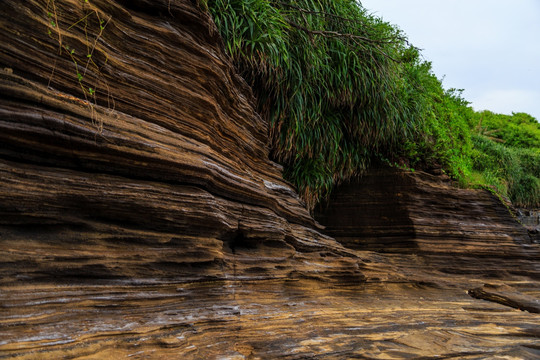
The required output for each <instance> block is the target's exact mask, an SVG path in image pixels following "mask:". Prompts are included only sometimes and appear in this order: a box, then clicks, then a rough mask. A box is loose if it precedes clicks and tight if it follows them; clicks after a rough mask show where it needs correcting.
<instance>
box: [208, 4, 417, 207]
mask: <svg viewBox="0 0 540 360" xmlns="http://www.w3.org/2000/svg"><path fill="white" fill-rule="evenodd" d="M207 5H208V6H209V10H210V11H211V13H212V15H213V17H214V21H215V23H216V25H217V27H218V28H219V29H220V31H221V33H222V36H223V39H224V40H225V42H226V44H225V46H226V48H227V50H228V52H229V54H230V55H231V56H232V58H233V60H234V62H235V64H236V66H237V68H238V70H239V72H240V73H241V74H242V75H243V76H244V78H245V79H246V80H247V81H248V83H250V84H251V85H252V88H253V90H254V93H255V95H256V97H257V99H258V107H259V109H258V110H259V112H260V114H262V116H263V117H264V118H266V119H267V120H268V123H269V124H270V128H271V130H270V138H271V146H272V150H273V151H272V156H273V157H274V158H275V159H276V160H277V161H279V162H281V163H283V164H285V165H286V166H285V169H286V172H285V176H286V177H287V178H288V179H289V180H291V181H292V182H293V183H295V185H296V186H297V188H298V190H299V192H300V193H301V195H302V197H303V198H304V199H305V200H306V202H307V205H308V207H310V208H311V207H312V206H313V205H315V204H316V203H317V202H318V201H319V200H320V199H321V198H322V197H323V196H324V195H325V194H327V193H328V192H329V191H330V189H331V188H332V186H333V185H334V184H335V183H338V182H339V181H341V180H343V179H346V178H348V177H350V176H351V175H353V174H356V173H358V172H360V171H362V170H364V169H365V168H366V167H367V165H368V163H369V160H370V158H371V157H373V155H374V154H376V153H378V152H379V151H380V150H381V149H387V148H388V147H392V146H393V144H395V143H398V142H399V141H402V139H404V138H410V137H411V136H412V135H413V134H414V133H415V132H416V131H417V129H418V128H419V127H420V126H419V122H420V120H421V118H422V117H421V116H420V113H421V112H422V111H423V106H422V99H421V96H420V97H419V96H418V94H415V92H416V93H418V91H416V89H417V88H418V85H417V84H412V83H409V82H408V79H409V78H408V77H407V76H405V75H406V72H407V71H408V69H407V68H406V67H405V66H404V65H403V64H405V63H410V62H415V61H417V60H418V56H417V53H418V52H417V51H416V50H415V49H414V48H411V47H409V46H408V44H407V42H406V40H405V39H404V37H403V35H402V34H401V32H400V31H399V30H397V29H396V28H394V27H392V26H390V25H389V24H387V23H385V22H382V21H381V20H380V19H378V18H375V17H372V16H370V15H369V14H367V13H366V12H365V10H364V9H362V8H361V7H359V6H358V5H357V3H356V2H355V1H349V0H340V1H334V0H321V1H309V0H301V1H295V2H279V1H268V0H216V1H209V2H208V3H207Z"/></svg>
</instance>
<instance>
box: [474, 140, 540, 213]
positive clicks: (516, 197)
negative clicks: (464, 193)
mask: <svg viewBox="0 0 540 360" xmlns="http://www.w3.org/2000/svg"><path fill="white" fill-rule="evenodd" d="M472 139H473V143H474V150H473V152H472V160H473V172H474V176H473V179H472V180H473V184H476V185H490V186H493V187H495V188H496V189H497V191H498V192H499V193H500V194H502V195H504V196H507V197H508V198H509V199H510V200H511V201H512V203H514V204H515V205H517V206H524V207H540V179H539V177H540V151H535V150H531V149H519V148H512V147H508V146H505V145H503V144H500V143H497V142H495V141H493V140H491V139H489V138H488V137H486V136H483V135H473V137H472Z"/></svg>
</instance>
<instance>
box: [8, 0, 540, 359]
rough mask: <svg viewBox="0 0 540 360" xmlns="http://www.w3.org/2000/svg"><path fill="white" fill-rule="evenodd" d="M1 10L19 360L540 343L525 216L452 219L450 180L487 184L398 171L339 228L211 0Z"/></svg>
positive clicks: (11, 307)
mask: <svg viewBox="0 0 540 360" xmlns="http://www.w3.org/2000/svg"><path fill="white" fill-rule="evenodd" d="M0 15H1V16H0V29H1V30H2V31H0V358H1V359H4V358H5V359H10V358H17V359H63V358H71V359H72V358H78V359H124V358H129V359H276V358H282V359H306V358H328V359H349V358H379V359H388V358H421V357H424V358H429V357H446V358H449V357H454V358H456V357H462V358H468V359H482V358H486V357H487V358H497V357H499V358H509V357H514V358H516V357H517V358H534V356H538V355H539V354H540V350H539V349H538V341H539V339H540V334H539V333H538V327H539V325H540V319H539V317H538V314H533V313H531V312H525V311H520V310H518V309H519V308H523V309H528V310H531V311H532V310H536V309H537V307H536V305H535V304H536V299H537V298H538V297H539V296H540V290H539V287H538V281H537V280H535V278H536V279H537V274H538V271H537V267H536V268H535V267H534V266H535V265H534V264H535V263H536V264H537V263H538V262H537V260H538V257H537V255H535V254H538V252H536V253H535V252H534V251H533V250H534V248H533V245H530V244H528V243H527V241H526V238H525V237H523V236H522V235H523V233H522V232H520V231H518V230H517V229H516V228H514V227H512V226H510V225H509V220H508V218H507V214H506V213H504V212H502V211H499V210H497V211H496V212H495V213H493V214H492V216H491V217H489V218H486V219H485V224H486V227H488V226H491V225H493V226H496V227H497V229H498V230H497V231H496V232H493V234H495V233H496V236H495V235H493V234H492V235H493V236H492V235H489V236H487V235H485V236H484V235H482V234H487V232H480V233H479V234H480V235H479V237H476V236H475V233H474V232H475V231H478V227H476V228H474V227H473V228H470V229H471V230H470V231H469V230H467V229H468V228H467V227H464V228H463V229H461V230H460V226H461V225H459V224H458V223H456V221H454V222H452V221H450V222H449V223H442V222H441V223H440V224H439V225H440V226H431V225H430V224H431V223H432V222H433V223H436V222H437V221H440V218H441V216H439V215H437V214H438V213H437V211H438V210H437V208H438V207H439V206H442V205H443V204H444V202H441V201H434V202H433V199H434V198H438V197H439V196H441V197H445V196H451V199H456V198H457V199H460V198H462V197H463V196H465V198H464V200H463V202H462V203H461V205H460V206H461V211H464V212H465V213H467V212H469V211H470V210H471V209H469V208H466V207H465V202H467V201H472V202H478V201H480V202H482V201H487V200H486V199H487V198H485V197H484V195H481V194H480V195H479V193H478V192H471V193H454V192H453V190H451V189H450V188H447V187H444V186H439V185H437V184H436V182H435V183H434V185H430V182H431V180H430V179H425V184H424V185H422V187H421V188H423V189H426V191H427V190H429V191H433V192H432V193H431V195H429V196H423V197H417V198H415V197H414V196H417V195H414V194H416V193H415V192H416V191H417V189H418V188H417V187H418V184H417V185H415V186H416V187H415V186H411V187H408V188H406V189H405V190H406V192H407V193H409V192H411V197H409V198H408V199H409V200H407V201H404V200H403V201H402V200H400V199H404V198H405V193H404V191H405V190H403V191H402V190H400V186H401V185H400V183H399V182H397V183H394V182H392V184H393V185H392V186H393V188H387V189H386V190H385V191H381V192H379V193H378V195H377V194H374V193H373V194H372V195H369V196H367V197H366V199H371V200H369V203H365V204H364V205H362V206H363V207H362V209H361V210H362V211H364V213H370V210H369V209H376V211H377V212H380V213H381V216H380V217H379V218H375V217H374V216H372V215H370V216H371V218H370V219H368V220H366V219H364V220H362V219H360V218H357V219H356V220H354V221H356V222H358V223H356V224H353V225H355V227H354V226H353V227H351V228H347V227H344V228H342V231H344V232H346V234H345V235H346V236H344V235H343V236H342V235H340V234H338V233H336V237H339V238H340V240H341V241H343V243H344V244H345V245H346V246H343V245H341V244H340V243H339V242H336V241H335V240H334V239H333V238H331V237H329V236H327V235H323V234H322V233H321V229H322V228H321V227H320V226H319V225H317V223H315V221H314V220H313V219H312V218H311V217H310V215H309V213H308V212H307V211H306V210H305V208H304V207H303V205H302V203H301V201H300V200H299V199H298V196H297V195H296V194H295V192H294V190H293V189H292V188H291V187H290V185H289V184H287V183H286V182H285V181H283V179H282V177H281V168H280V167H279V166H278V165H276V164H274V163H272V162H271V161H269V160H268V149H267V145H266V144H267V140H266V137H267V132H268V129H267V125H266V124H265V123H264V122H263V121H262V120H261V118H260V117H259V116H258V115H257V114H256V113H255V112H254V110H253V106H252V102H253V100H252V98H251V94H250V91H249V89H248V88H247V87H246V85H245V83H244V82H243V81H242V79H241V78H239V77H238V76H237V75H236V73H235V71H234V68H233V67H232V65H231V64H230V62H229V60H228V58H227V56H226V54H225V52H224V49H223V48H222V44H221V41H220V39H219V37H218V35H217V32H216V31H215V29H214V26H213V24H212V22H211V20H210V19H209V18H208V16H207V14H206V13H205V12H203V11H201V10H200V9H199V7H198V6H197V4H196V2H195V1H189V0H171V1H169V0H161V1H160V0H154V1H150V0H117V1H106V0H89V1H88V2H86V1H83V0H27V1H9V0H8V1H3V2H2V5H1V6H0ZM78 74H80V75H78ZM365 179H366V180H367V179H368V178H365ZM385 179H387V177H386V176H383V177H380V178H379V180H377V181H383V180H384V181H386V180H385ZM407 181H409V180H407ZM417 181H420V180H418V179H416V180H415V179H414V178H411V180H410V182H411V183H415V182H417ZM389 189H392V190H391V191H390V190H389ZM415 189H416V190H415ZM430 189H431V190H430ZM437 191H442V192H437ZM364 195H365V194H364ZM370 196H371V197H370ZM385 198H388V199H391V202H390V203H389V204H386V205H385V204H383V202H382V201H383V199H385ZM359 199H364V197H362V196H361V197H355V198H354V199H353V200H354V201H358V200H359ZM415 199H416V200H415ZM422 199H430V200H429V201H428V202H426V203H424V204H423V205H422V206H421V208H423V209H424V213H423V214H420V213H418V212H417V213H415V211H416V210H414V209H413V208H417V210H418V208H419V207H418V206H417V205H415V206H413V207H411V205H410V203H409V202H410V201H413V202H414V201H417V202H418V201H422ZM492 200H493V199H491V200H490V201H492ZM361 201H363V200H361ZM492 204H493V202H489V203H486V204H484V205H488V206H491V205H492ZM484 205H480V204H478V207H477V208H478V209H482V206H484ZM343 206H345V205H344V204H343ZM347 206H349V209H350V210H351V211H353V212H354V211H356V210H355V209H356V207H357V206H358V205H354V204H349V205H347ZM370 206H371V208H370ZM388 209H392V214H391V216H390V217H389V216H388V215H385V216H386V218H383V217H382V216H383V215H382V214H383V213H384V212H385V211H387V210H388ZM475 209H476V208H475ZM345 210H346V208H342V209H341V210H340V211H341V214H342V215H341V216H342V219H341V220H343V221H344V220H346V219H347V218H351V213H350V212H349V213H347V211H345ZM374 211H375V210H374ZM490 211H491V210H490ZM457 213H458V212H457V211H455V212H454V213H453V214H454V215H455V214H457ZM473 213H474V214H476V213H475V212H474V211H473V212H472V213H471V214H473ZM404 214H406V216H405V215H404ZM415 214H416V215H415ZM466 217H467V216H463V218H466ZM422 219H423V221H424V222H425V223H426V224H427V225H425V226H424V229H425V231H423V233H422V236H421V237H419V235H418V234H420V231H419V226H420V225H419V224H420V222H421V221H422ZM341 220H340V221H341ZM385 222H386V225H385ZM388 222H390V224H391V225H392V226H388ZM345 225H346V223H345V222H344V223H343V224H341V225H340V227H341V226H345ZM358 225H362V226H358ZM428 225H429V226H428ZM334 231H335V230H334ZM460 231H461V232H462V233H463V234H465V233H467V234H468V235H467V236H468V237H467V238H466V239H467V245H466V246H467V247H463V248H459V249H457V250H456V249H454V250H452V251H449V252H448V254H446V251H447V250H445V249H449V248H452V247H454V246H455V245H456V244H458V245H460V244H462V243H464V241H462V243H460V242H459V241H458V240H456V239H458V238H459V236H461V235H459V232H460ZM467 231H469V232H467ZM355 232H356V233H355ZM359 234H360V235H359ZM370 234H371V235H370ZM373 234H376V236H375V235H373ZM447 234H449V235H447ZM358 237H361V238H364V239H368V238H369V239H372V240H369V241H371V242H370V247H369V248H370V249H371V250H358V249H353V247H356V245H355V246H352V245H351V244H352V243H354V242H355V241H356V240H354V241H353V240H350V239H354V238H358ZM345 238H347V239H348V240H347V241H344V239H345ZM373 238H376V240H377V242H381V243H382V244H383V245H384V246H379V245H376V242H375V241H373ZM464 239H465V238H463V239H462V240H464ZM489 239H491V240H489ZM349 240H350V241H349ZM447 241H448V243H447ZM490 241H491V242H492V243H490ZM499 242H501V249H502V250H503V253H504V254H506V255H505V256H506V257H504V256H503V257H501V256H500V254H499V255H494V253H495V252H496V251H494V250H493V245H492V244H493V243H497V244H498V243H499ZM529 245H530V247H528V246H529ZM439 247H440V249H439ZM437 249H439V250H437ZM372 250H377V252H375V251H372ZM383 250H384V252H385V253H383V252H382V251H383ZM430 252H435V253H436V254H441V255H444V257H443V258H441V259H443V260H444V261H446V263H447V268H449V269H450V270H451V271H447V270H445V269H443V267H442V266H441V264H440V260H437V259H436V258H435V257H431V258H430V257H428V255H430ZM455 254H458V255H459V256H463V257H467V256H468V257H467V259H470V261H468V264H469V267H470V268H468V269H467V271H466V272H467V274H465V275H462V274H458V273H457V272H456V271H455V269H457V268H459V266H460V265H455V264H454V262H453V260H452V259H453V258H454V255H455ZM516 254H521V255H519V256H518V255H516ZM448 255H450V256H448ZM430 256H431V255H430ZM501 259H503V260H504V261H505V265H504V269H505V270H503V271H504V273H501V272H497V273H495V274H496V276H495V277H489V275H490V274H491V273H490V272H481V271H479V272H478V274H476V275H471V271H472V269H483V268H484V267H485V266H486V264H488V267H489V266H491V265H489V264H495V263H496V262H500V261H501ZM512 265H513V266H514V268H513V270H512V271H511V270H509V267H510V266H512ZM493 266H494V265H493ZM536 266H537V265H536ZM531 269H532V270H531ZM535 269H536V270H535ZM486 279H489V282H490V284H489V285H490V286H487V287H486V286H484V284H485V283H486V282H487V280H486ZM468 290H470V291H469V293H467V291H468ZM469 294H470V295H469ZM473 296H474V297H473ZM479 299H480V300H479ZM481 299H487V300H489V302H487V301H484V300H481ZM493 299H498V300H499V301H498V302H493ZM501 299H502V300H501Z"/></svg>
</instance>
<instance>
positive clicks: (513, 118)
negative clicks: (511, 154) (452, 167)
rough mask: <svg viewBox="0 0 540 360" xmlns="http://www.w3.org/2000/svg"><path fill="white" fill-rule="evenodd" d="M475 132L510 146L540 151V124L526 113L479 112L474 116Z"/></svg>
mask: <svg viewBox="0 0 540 360" xmlns="http://www.w3.org/2000/svg"><path fill="white" fill-rule="evenodd" d="M474 125H475V127H476V128H475V130H476V131H477V132H478V133H480V134H484V135H486V136H489V137H490V138H491V139H492V140H494V141H499V142H502V143H504V144H506V145H508V146H513V147H520V148H538V149H540V123H539V122H538V121H536V119H535V118H534V117H532V116H531V115H529V114H525V113H513V114H512V115H503V114H495V113H492V112H491V111H482V112H478V113H476V114H475V116H474Z"/></svg>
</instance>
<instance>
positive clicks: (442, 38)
mask: <svg viewBox="0 0 540 360" xmlns="http://www.w3.org/2000/svg"><path fill="white" fill-rule="evenodd" d="M360 2H361V3H362V5H363V6H364V7H365V8H366V9H368V10H370V13H372V14H374V15H376V16H378V17H382V18H383V19H384V20H385V21H387V22H389V23H392V24H395V25H397V26H398V27H399V28H400V29H402V30H403V31H404V32H405V33H406V34H407V36H408V38H409V41H410V42H411V43H412V44H413V45H414V46H416V47H419V48H421V49H423V50H422V54H423V56H424V58H425V59H426V60H427V61H431V62H432V64H433V71H434V73H435V74H436V75H437V77H439V78H443V77H444V81H443V85H444V87H445V88H447V89H448V88H457V89H464V90H465V91H464V93H463V97H464V98H465V99H467V100H468V101H470V102H471V103H472V106H473V108H474V109H475V110H483V109H487V110H491V111H494V112H497V113H503V114H511V113H512V112H526V113H529V114H531V115H532V116H534V117H535V118H536V119H537V120H539V121H540V0H512V1H508V0H360Z"/></svg>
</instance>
